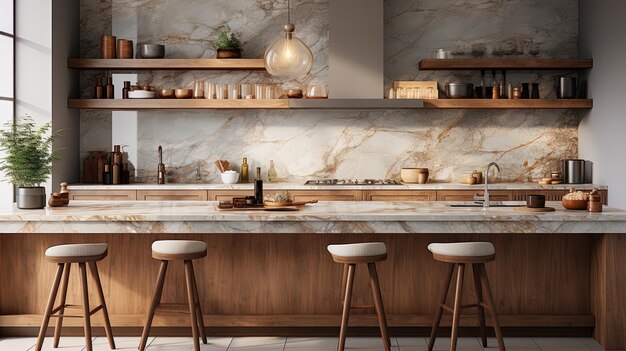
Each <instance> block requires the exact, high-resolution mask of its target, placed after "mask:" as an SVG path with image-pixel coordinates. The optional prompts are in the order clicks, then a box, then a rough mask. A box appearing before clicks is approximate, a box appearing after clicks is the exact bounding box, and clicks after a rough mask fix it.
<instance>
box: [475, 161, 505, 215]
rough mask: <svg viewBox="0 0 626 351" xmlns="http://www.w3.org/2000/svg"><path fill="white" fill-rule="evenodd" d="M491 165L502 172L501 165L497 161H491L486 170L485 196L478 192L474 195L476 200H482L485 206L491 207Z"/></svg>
mask: <svg viewBox="0 0 626 351" xmlns="http://www.w3.org/2000/svg"><path fill="white" fill-rule="evenodd" d="M491 166H495V167H496V169H497V170H498V173H500V166H498V164H497V163H495V162H489V164H488V165H487V169H486V170H485V191H484V193H483V196H479V195H478V194H476V195H474V201H482V203H483V208H489V170H490V169H491Z"/></svg>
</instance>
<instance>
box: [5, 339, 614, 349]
mask: <svg viewBox="0 0 626 351" xmlns="http://www.w3.org/2000/svg"><path fill="white" fill-rule="evenodd" d="M35 342H36V339H35V338H5V339H1V338H0V351H28V350H34V347H35ZM426 342H427V341H426V338H423V337H415V338H406V337H398V338H395V337H394V338H392V339H391V344H392V350H393V351H400V350H403V351H404V350H410V351H426V350H428V348H427V344H426ZM449 342H450V339H449V338H443V337H442V338H438V339H437V342H436V343H435V348H434V350H435V351H443V350H448V348H449V347H450V344H449ZM83 343H84V339H83V338H81V337H63V338H61V343H60V345H59V348H58V349H56V350H58V351H82V350H84V346H83ZM115 343H116V346H117V350H136V349H137V346H138V345H139V338H138V337H116V338H115ZM488 343H489V346H490V347H488V348H484V349H483V347H482V346H481V345H480V340H479V339H477V338H460V339H459V340H458V343H457V350H458V351H483V350H488V351H491V350H493V351H497V350H498V347H497V345H496V341H495V339H493V338H489V342H488ZM505 344H506V349H507V350H508V351H601V350H603V348H602V346H600V345H599V344H598V343H597V342H596V341H595V340H593V339H591V338H505ZM200 345H201V349H202V350H203V351H227V350H229V351H252V350H254V351H334V350H336V349H337V338H318V337H310V338H285V337H242V338H230V337H212V338H209V343H208V344H207V345H203V344H200ZM93 346H94V351H103V350H110V349H109V346H108V343H107V340H106V338H103V337H97V338H94V341H93ZM43 350H45V351H51V350H55V349H53V348H52V339H51V338H47V339H46V341H45V343H44V346H43ZM147 350H149V351H186V350H193V346H192V343H191V339H190V338H186V337H176V338H172V337H156V338H150V339H149V340H148V347H147ZM379 350H383V346H382V343H381V340H380V338H362V337H352V338H348V340H347V341H346V351H379Z"/></svg>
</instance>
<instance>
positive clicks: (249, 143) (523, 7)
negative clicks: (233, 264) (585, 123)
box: [81, 0, 579, 182]
mask: <svg viewBox="0 0 626 351" xmlns="http://www.w3.org/2000/svg"><path fill="white" fill-rule="evenodd" d="M292 7H293V10H294V11H293V12H292V19H293V21H294V23H295V24H296V26H297V27H296V28H297V34H299V35H300V36H301V37H302V38H303V39H304V41H305V42H306V43H307V44H309V45H310V46H311V48H312V51H313V52H314V55H315V65H314V68H313V71H312V73H311V74H310V75H309V76H307V77H305V78H303V79H301V80H298V81H290V82H281V81H279V80H277V79H275V78H272V77H270V76H269V75H267V74H266V73H264V72H246V71H236V72H225V71H191V72H179V71H154V72H143V73H140V74H139V75H138V81H140V82H144V83H148V84H152V85H155V86H162V87H190V86H191V85H192V83H193V81H194V80H195V79H206V80H210V81H212V82H216V83H227V82H253V83H254V82H268V81H272V82H276V83H284V84H283V86H284V87H285V88H287V87H290V86H294V85H295V86H303V85H306V84H307V83H309V82H321V83H326V82H327V68H328V59H327V57H328V40H329V33H328V0H315V1H293V2H292ZM285 21H286V1H283V0H257V1H244V0H237V1H232V0H217V1H211V2H206V1H201V0H192V1H186V2H184V4H181V3H180V2H177V1H173V0H144V1H131V0H103V1H94V0H81V27H82V28H81V55H82V56H83V57H98V55H99V46H98V43H99V37H100V35H102V34H109V33H111V31H115V32H118V33H119V32H122V33H129V34H128V36H129V37H134V38H136V40H137V41H138V42H155V43H161V44H165V45H166V47H167V53H168V56H170V55H171V56H170V57H213V55H214V51H213V49H212V48H211V46H210V41H211V40H212V39H213V38H214V37H215V35H216V28H217V27H218V26H219V25H223V24H225V25H227V26H229V27H230V28H232V29H233V30H235V31H237V32H239V33H241V37H242V39H243V42H244V56H247V57H262V55H263V51H264V48H265V47H266V46H267V45H269V44H270V43H271V42H272V41H273V40H274V39H275V38H276V36H277V35H278V34H279V32H280V30H281V26H282V23H284V22H285ZM437 48H446V49H454V50H455V51H457V52H460V51H463V52H464V55H468V56H477V55H485V56H498V55H514V56H516V57H525V56H533V55H534V54H536V55H538V56H546V57H576V56H577V54H578V2H577V1H571V0H553V1H549V2H543V1H535V0H512V1H504V2H503V1H498V0H463V1H461V0H450V1H434V0H419V1H404V0H386V1H385V80H386V83H387V84H389V83H390V82H392V81H393V80H398V79H405V80H413V79H418V80H430V79H434V80H438V81H439V82H440V83H445V82H448V81H452V80H455V81H469V82H473V83H478V82H479V81H480V74H479V72H436V71H425V72H420V71H419V70H418V68H417V63H418V62H419V60H420V59H421V58H424V57H431V56H432V53H433V52H434V51H435V50H436V49H437ZM98 74H102V73H101V72H84V73H82V75H81V87H82V96H83V97H90V96H91V91H92V84H93V83H92V81H93V78H94V77H95V76H96V75H98ZM558 74H559V73H558V72H543V73H533V72H518V73H515V74H510V75H509V77H508V78H509V79H510V80H511V81H513V82H515V83H519V82H522V81H527V82H539V83H540V87H541V95H542V97H553V96H554V84H553V82H554V79H555V77H556V76H557V75H558ZM381 89H382V87H381ZM137 118H138V127H137V128H138V130H137V138H136V140H129V141H128V142H126V144H129V145H131V147H133V146H134V147H136V148H137V149H136V151H137V155H138V162H137V164H136V165H135V166H136V168H137V175H138V177H137V180H138V181H142V182H152V181H154V180H155V169H156V163H157V158H156V148H157V146H158V145H162V146H163V148H164V162H165V164H166V165H167V167H168V181H172V182H197V181H199V182H219V174H218V172H217V169H216V168H215V166H214V164H213V162H214V161H215V160H216V159H228V160H230V161H231V163H233V164H235V165H239V164H240V163H241V158H242V157H243V156H247V157H248V159H249V162H250V163H251V167H256V166H261V167H262V168H263V173H264V176H265V175H266V170H267V167H268V165H269V160H274V162H275V164H276V169H277V171H278V175H279V177H280V178H281V179H282V180H284V181H292V182H301V181H303V180H305V179H309V178H399V172H400V168H402V167H428V168H430V170H431V178H434V179H438V180H448V181H449V180H455V179H456V176H457V175H458V173H459V172H462V171H465V170H473V169H482V168H483V167H484V166H485V165H486V164H487V163H488V162H490V161H496V162H498V163H499V164H500V165H501V167H502V173H501V178H502V179H505V180H507V181H527V180H529V179H537V178H541V177H543V176H544V175H545V174H547V173H549V172H550V171H552V170H554V169H555V168H556V165H557V162H558V160H559V159H561V158H570V157H576V156H577V154H578V150H577V143H578V132H577V129H578V122H579V120H578V112H576V111H573V110H439V111H436V110H390V111H376V110H371V111H346V110H341V111H339V110H338V111H325V110H319V111H316V110H290V111H274V110H230V111H215V110H204V111H184V110H179V111H140V112H138V117H137ZM111 133H112V130H111V112H110V111H98V110H92V111H86V110H85V111H81V153H82V154H83V155H85V154H86V152H87V151H88V150H109V149H110V148H111Z"/></svg>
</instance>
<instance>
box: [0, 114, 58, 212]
mask: <svg viewBox="0 0 626 351" xmlns="http://www.w3.org/2000/svg"><path fill="white" fill-rule="evenodd" d="M51 128H52V125H51V124H50V123H46V124H44V125H43V126H41V127H37V126H35V122H34V121H33V119H32V118H31V117H30V116H24V117H22V118H20V119H18V120H17V121H16V122H15V123H11V122H9V123H6V124H5V125H4V127H3V128H2V129H1V130H0V150H2V152H3V157H2V159H1V160H0V171H2V172H4V174H5V175H6V178H7V180H8V181H10V182H11V183H13V184H14V185H16V186H17V187H18V188H17V196H16V199H17V207H18V208H21V209H39V208H44V207H45V206H46V189H45V188H44V187H42V186H40V184H41V183H43V182H45V181H46V179H48V176H49V175H50V173H51V172H52V161H53V160H54V159H55V153H54V152H52V151H51V149H52V141H53V139H54V137H55V136H56V134H54V133H53V134H51V133H50V129H51Z"/></svg>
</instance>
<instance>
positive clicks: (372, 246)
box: [328, 243, 387, 257]
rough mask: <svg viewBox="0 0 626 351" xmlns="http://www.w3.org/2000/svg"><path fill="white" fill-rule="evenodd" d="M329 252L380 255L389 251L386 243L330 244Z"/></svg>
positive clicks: (347, 254)
mask: <svg viewBox="0 0 626 351" xmlns="http://www.w3.org/2000/svg"><path fill="white" fill-rule="evenodd" d="M328 252H330V253H331V254H332V255H333V256H340V257H367V256H380V255H384V254H386V253H387V246H385V243H358V244H340V245H328Z"/></svg>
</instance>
